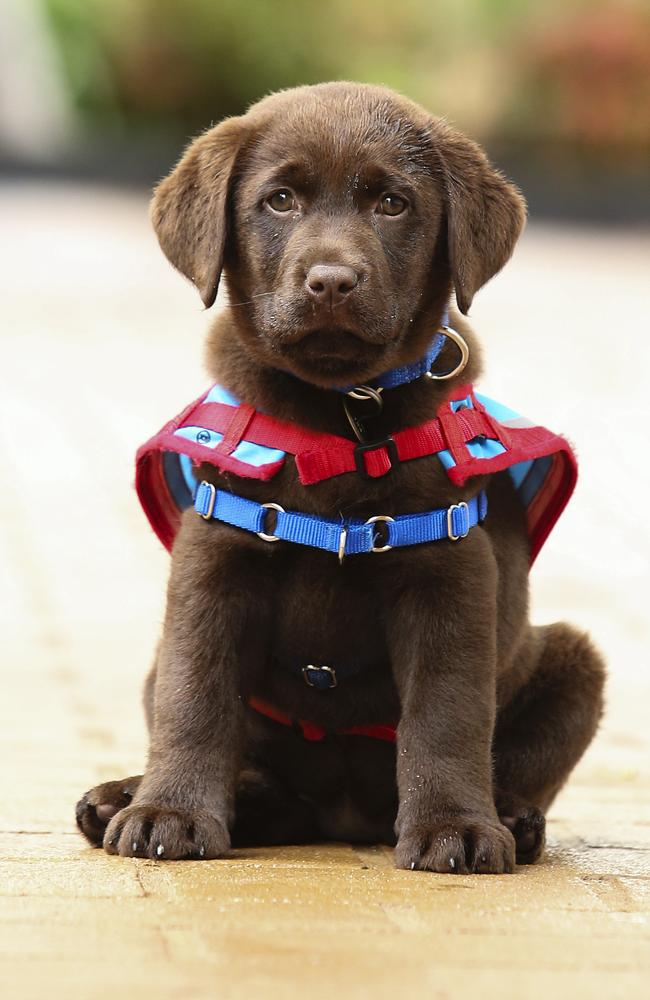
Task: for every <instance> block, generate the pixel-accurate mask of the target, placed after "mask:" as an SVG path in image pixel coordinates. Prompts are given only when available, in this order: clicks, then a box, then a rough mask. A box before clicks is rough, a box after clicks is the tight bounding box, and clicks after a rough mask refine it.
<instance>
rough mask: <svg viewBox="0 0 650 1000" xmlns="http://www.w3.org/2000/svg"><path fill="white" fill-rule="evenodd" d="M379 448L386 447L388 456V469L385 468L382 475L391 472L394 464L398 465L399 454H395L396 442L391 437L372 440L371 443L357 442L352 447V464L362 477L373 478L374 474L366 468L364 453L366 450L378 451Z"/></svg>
mask: <svg viewBox="0 0 650 1000" xmlns="http://www.w3.org/2000/svg"><path fill="white" fill-rule="evenodd" d="M381 448H385V449H386V453H387V454H388V458H389V460H390V469H387V470H386V472H384V473H383V475H387V474H388V473H389V472H392V471H393V469H394V468H395V466H396V465H399V455H398V454H397V444H396V443H395V441H394V439H393V438H392V437H387V438H384V440H383V441H374V442H372V444H358V445H357V446H356V448H355V449H354V464H355V466H356V469H357V472H358V473H359V475H360V476H361V478H362V479H375V478H376V477H375V476H371V475H370V474H369V473H368V470H367V469H366V463H365V461H364V457H363V456H364V455H365V453H366V452H367V451H379V450H380V449H381Z"/></svg>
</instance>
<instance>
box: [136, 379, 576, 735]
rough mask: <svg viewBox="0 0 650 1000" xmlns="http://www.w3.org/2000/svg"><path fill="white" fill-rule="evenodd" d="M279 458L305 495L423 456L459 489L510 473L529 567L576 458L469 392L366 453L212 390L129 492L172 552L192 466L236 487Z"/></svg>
mask: <svg viewBox="0 0 650 1000" xmlns="http://www.w3.org/2000/svg"><path fill="white" fill-rule="evenodd" d="M224 399H225V400H227V401H225V402H224V401H223V400H224ZM287 454H288V455H293V456H294V459H295V464H296V470H297V472H298V476H299V479H300V482H301V483H302V484H303V485H304V486H306V487H308V486H311V485H313V484H314V483H319V482H321V481H323V480H325V479H329V478H332V477H333V476H340V475H345V474H348V473H355V471H356V472H357V474H361V475H364V476H367V477H370V478H380V477H382V476H385V475H387V474H389V473H390V471H391V469H392V467H393V465H395V464H396V463H401V462H407V461H411V460H416V459H418V458H423V457H425V456H431V455H438V457H439V458H440V461H441V463H442V465H443V467H444V469H445V471H446V473H447V475H448V477H449V479H450V480H451V482H452V483H454V484H456V485H458V486H462V485H464V484H465V483H466V482H467V480H468V479H470V478H471V477H472V476H478V475H486V474H488V475H489V474H493V473H496V472H500V471H502V470H504V469H508V470H509V471H510V473H511V475H512V478H513V482H514V484H515V487H516V489H517V491H518V493H519V495H520V497H521V500H522V503H523V505H524V507H525V509H526V517H527V527H528V534H529V539H530V561H531V564H532V562H533V561H534V559H535V557H536V555H537V553H538V552H539V550H540V548H541V547H542V545H543V543H544V541H545V539H546V538H547V536H548V534H549V532H550V531H551V529H552V527H553V525H554V524H555V522H556V521H557V519H558V517H559V516H560V514H561V513H562V510H563V509H564V507H565V505H566V504H567V502H568V500H569V497H570V496H571V493H572V491H573V488H574V485H575V482H576V478H577V466H576V461H575V456H574V454H573V451H572V450H571V447H570V446H569V444H568V443H567V441H565V439H564V438H562V437H560V436H558V435H556V434H553V433H552V432H551V431H549V430H547V429H546V428H545V427H541V426H539V425H534V424H531V423H530V422H529V421H527V420H525V419H523V418H521V417H520V416H519V415H518V414H516V413H514V412H513V411H511V410H508V409H507V408H506V407H503V406H501V404H499V403H495V402H494V401H493V400H490V399H488V398H487V397H483V396H478V395H477V394H476V393H475V392H474V390H473V388H472V387H471V386H464V387H463V388H460V389H458V390H456V391H455V392H454V394H453V395H452V397H451V398H450V399H448V400H447V401H446V402H445V403H443V404H442V405H441V407H440V408H439V410H438V412H437V414H436V416H435V417H434V418H433V419H432V420H428V421H427V422H426V423H424V424H420V425H419V426H417V427H409V428H406V429H405V430H401V431H396V432H395V433H394V434H392V435H391V436H390V437H388V438H387V439H386V440H385V441H383V442H380V443H378V444H376V445H371V446H366V445H363V446H359V445H357V444H356V443H355V442H354V441H351V440H348V439H347V438H343V437H339V436H338V435H335V434H327V433H322V432H317V431H312V430H309V429H307V428H304V427H298V426H296V425H295V424H293V423H290V422H288V421H280V420H276V419H275V418H274V417H271V416H268V415H267V414H265V413H260V412H259V411H257V410H255V409H254V408H253V407H252V406H249V405H248V404H246V403H239V402H238V401H237V400H234V398H233V397H231V396H230V394H229V393H227V391H226V390H223V389H222V388H221V387H219V386H214V387H213V388H212V389H211V390H210V391H209V392H208V393H207V394H203V395H202V396H201V397H200V398H199V399H198V400H195V401H194V402H193V403H191V404H190V405H189V406H188V407H186V408H185V409H184V410H183V411H182V412H181V413H180V414H179V415H178V416H177V417H175V418H174V419H173V420H170V421H169V422H168V423H167V424H165V426H164V427H163V428H162V429H161V430H160V431H159V432H158V434H156V435H155V436H154V437H153V438H152V439H151V440H150V441H148V442H147V443H146V444H145V445H143V446H142V448H140V450H139V451H138V454H137V469H136V488H137V491H138V495H139V497H140V501H141V503H142V506H143V507H144V509H145V512H146V514H147V516H148V518H149V520H150V522H151V525H152V527H153V528H154V530H155V531H156V533H157V535H158V537H159V538H160V539H161V541H162V542H163V544H164V545H165V546H166V547H167V548H171V546H172V543H173V540H174V537H175V535H176V532H177V530H178V526H179V524H180V515H181V512H182V510H183V509H184V507H187V506H189V504H190V503H191V502H192V488H193V475H192V472H191V465H199V464H202V463H209V464H212V465H214V466H216V467H217V468H218V469H220V470H222V471H224V472H230V473H233V474H234V475H236V476H239V477H241V478H244V479H260V480H270V479H272V478H273V476H275V475H276V474H277V473H278V471H279V470H280V469H281V468H282V466H283V464H284V462H285V460H286V456H287ZM188 480H189V481H188ZM364 558H365V557H364ZM249 704H250V706H251V707H252V708H253V709H255V711H257V712H259V713H260V714H262V715H265V716H266V717H267V718H270V719H273V720H274V721H275V722H277V723H280V724H282V725H286V726H294V725H295V726H297V727H298V728H299V729H300V731H301V732H302V735H303V736H304V738H305V739H306V740H309V741H319V740H323V739H324V738H325V737H326V736H327V731H326V730H325V729H324V728H323V727H322V726H319V725H316V724H315V723H312V722H309V721H307V720H302V719H301V720H292V719H290V718H289V716H287V715H286V714H284V713H283V712H281V711H280V710H279V709H276V708H275V707H274V706H272V705H268V704H267V703H266V702H263V701H260V700H259V699H257V698H251V699H250V700H249ZM338 733H339V734H340V735H349V736H367V737H371V738H373V739H380V740H386V741H394V740H395V736H396V728H395V726H392V725H370V726H352V727H350V728H348V729H342V730H339V731H338Z"/></svg>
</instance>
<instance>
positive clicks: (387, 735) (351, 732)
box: [248, 697, 396, 743]
mask: <svg viewBox="0 0 650 1000" xmlns="http://www.w3.org/2000/svg"><path fill="white" fill-rule="evenodd" d="M248 704H249V707H250V708H252V709H253V710H254V711H255V712H259V714H260V715H265V716H266V717H267V719H272V720H273V722H279V723H280V725H281V726H290V727H293V719H291V718H290V716H288V715H285V714H284V712H281V711H280V710H279V709H278V708H276V707H275V706H274V705H269V704H268V702H266V701H261V699H259V698H254V697H251V698H249V699H248ZM296 722H297V724H298V726H299V727H300V730H301V732H302V735H303V737H304V739H306V740H308V741H309V742H310V743H319V742H320V741H321V740H324V739H325V737H326V736H327V730H326V729H324V728H323V727H322V726H318V725H316V723H315V722H308V721H307V720H306V719H296ZM333 735H334V736H367V737H369V738H370V739H374V740H386V741H387V742H389V743H394V742H395V738H396V728H395V726H384V725H376V726H350V727H349V729H337V730H336V731H335V732H334V733H333Z"/></svg>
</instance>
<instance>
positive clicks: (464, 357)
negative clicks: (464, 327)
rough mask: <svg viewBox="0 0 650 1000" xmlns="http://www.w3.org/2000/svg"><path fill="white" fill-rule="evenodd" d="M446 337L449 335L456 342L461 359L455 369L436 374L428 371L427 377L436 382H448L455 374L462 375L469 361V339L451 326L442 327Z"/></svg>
mask: <svg viewBox="0 0 650 1000" xmlns="http://www.w3.org/2000/svg"><path fill="white" fill-rule="evenodd" d="M441 330H442V331H443V333H444V335H445V337H449V339H450V340H452V341H453V342H454V344H455V345H456V347H457V348H458V350H459V351H460V361H459V362H458V364H457V365H456V367H455V368H454V369H452V371H450V372H443V373H442V375H436V374H435V373H434V372H431V371H429V372H426V376H427V378H432V379H434V381H436V382H446V381H447V379H449V378H454V376H455V375H460V373H461V372H462V371H463V369H464V368H465V367H466V366H467V362H468V361H469V347H468V346H467V341H466V340H465V338H464V337H461V335H460V334H459V333H458V332H457V331H456V330H452V328H451V327H450V326H443V327H441Z"/></svg>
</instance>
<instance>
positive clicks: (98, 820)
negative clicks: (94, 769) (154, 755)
mask: <svg viewBox="0 0 650 1000" xmlns="http://www.w3.org/2000/svg"><path fill="white" fill-rule="evenodd" d="M141 780H142V775H141V774H135V775H133V777H131V778H122V779H121V780H120V781H106V782H104V784H103V785H95V787H94V788H91V789H90V791H89V792H86V794H85V795H82V797H81V798H80V799H79V801H78V802H77V807H76V810H75V813H76V819H77V826H78V827H79V829H80V831H81V832H82V833H83V835H84V837H85V838H86V839H87V840H89V841H90V843H91V844H92V845H93V846H94V847H101V846H102V841H103V839H104V832H105V830H106V827H107V826H108V823H109V821H110V820H111V819H112V818H113V816H116V815H117V813H118V812H119V811H120V809H124V808H125V806H128V805H129V804H130V803H131V799H132V798H133V796H134V795H135V793H136V792H137V790H138V786H139V785H140V782H141Z"/></svg>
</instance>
